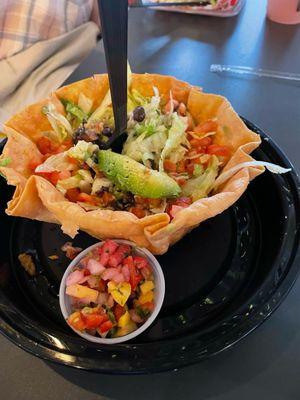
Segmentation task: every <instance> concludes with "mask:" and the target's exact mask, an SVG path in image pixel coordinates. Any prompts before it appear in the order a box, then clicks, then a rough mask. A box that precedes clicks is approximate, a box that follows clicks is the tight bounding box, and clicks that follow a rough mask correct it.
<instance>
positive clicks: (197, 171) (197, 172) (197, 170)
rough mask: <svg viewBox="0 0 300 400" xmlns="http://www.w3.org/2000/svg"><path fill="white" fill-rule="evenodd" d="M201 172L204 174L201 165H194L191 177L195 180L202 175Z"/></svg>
mask: <svg viewBox="0 0 300 400" xmlns="http://www.w3.org/2000/svg"><path fill="white" fill-rule="evenodd" d="M203 172H204V168H203V165H201V164H196V165H195V167H194V172H193V177H194V178H197V177H198V176H200V175H202V174H203Z"/></svg>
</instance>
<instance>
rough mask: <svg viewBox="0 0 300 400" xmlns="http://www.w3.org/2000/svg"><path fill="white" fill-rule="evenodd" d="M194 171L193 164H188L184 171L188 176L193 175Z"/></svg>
mask: <svg viewBox="0 0 300 400" xmlns="http://www.w3.org/2000/svg"><path fill="white" fill-rule="evenodd" d="M194 169H195V164H194V163H189V164H188V165H187V167H186V170H187V172H188V173H189V174H190V175H193V173H194Z"/></svg>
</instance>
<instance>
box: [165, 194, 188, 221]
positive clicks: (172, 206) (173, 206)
mask: <svg viewBox="0 0 300 400" xmlns="http://www.w3.org/2000/svg"><path fill="white" fill-rule="evenodd" d="M191 204H192V200H191V198H190V197H179V198H178V199H177V200H176V201H172V202H170V203H169V204H168V206H167V209H166V212H167V214H169V215H170V217H171V218H174V216H175V215H176V213H177V212H178V211H180V210H181V209H182V208H186V207H188V206H189V205H191Z"/></svg>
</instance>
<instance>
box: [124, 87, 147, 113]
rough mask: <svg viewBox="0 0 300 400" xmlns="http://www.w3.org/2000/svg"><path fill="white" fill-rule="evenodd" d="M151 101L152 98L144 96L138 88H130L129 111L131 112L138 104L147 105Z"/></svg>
mask: <svg viewBox="0 0 300 400" xmlns="http://www.w3.org/2000/svg"><path fill="white" fill-rule="evenodd" d="M149 102H150V100H149V99H148V98H146V97H144V96H142V95H141V94H140V93H139V92H138V91H137V90H135V89H132V90H129V91H128V96H127V112H128V113H131V112H132V111H133V110H134V109H135V108H136V107H138V106H142V107H145V105H146V104H148V103H149Z"/></svg>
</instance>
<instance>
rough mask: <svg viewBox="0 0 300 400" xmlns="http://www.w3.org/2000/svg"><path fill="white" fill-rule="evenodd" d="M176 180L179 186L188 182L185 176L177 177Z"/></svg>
mask: <svg viewBox="0 0 300 400" xmlns="http://www.w3.org/2000/svg"><path fill="white" fill-rule="evenodd" d="M175 180H176V182H177V183H178V185H179V186H183V185H184V184H185V183H186V179H184V178H176V179H175Z"/></svg>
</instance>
